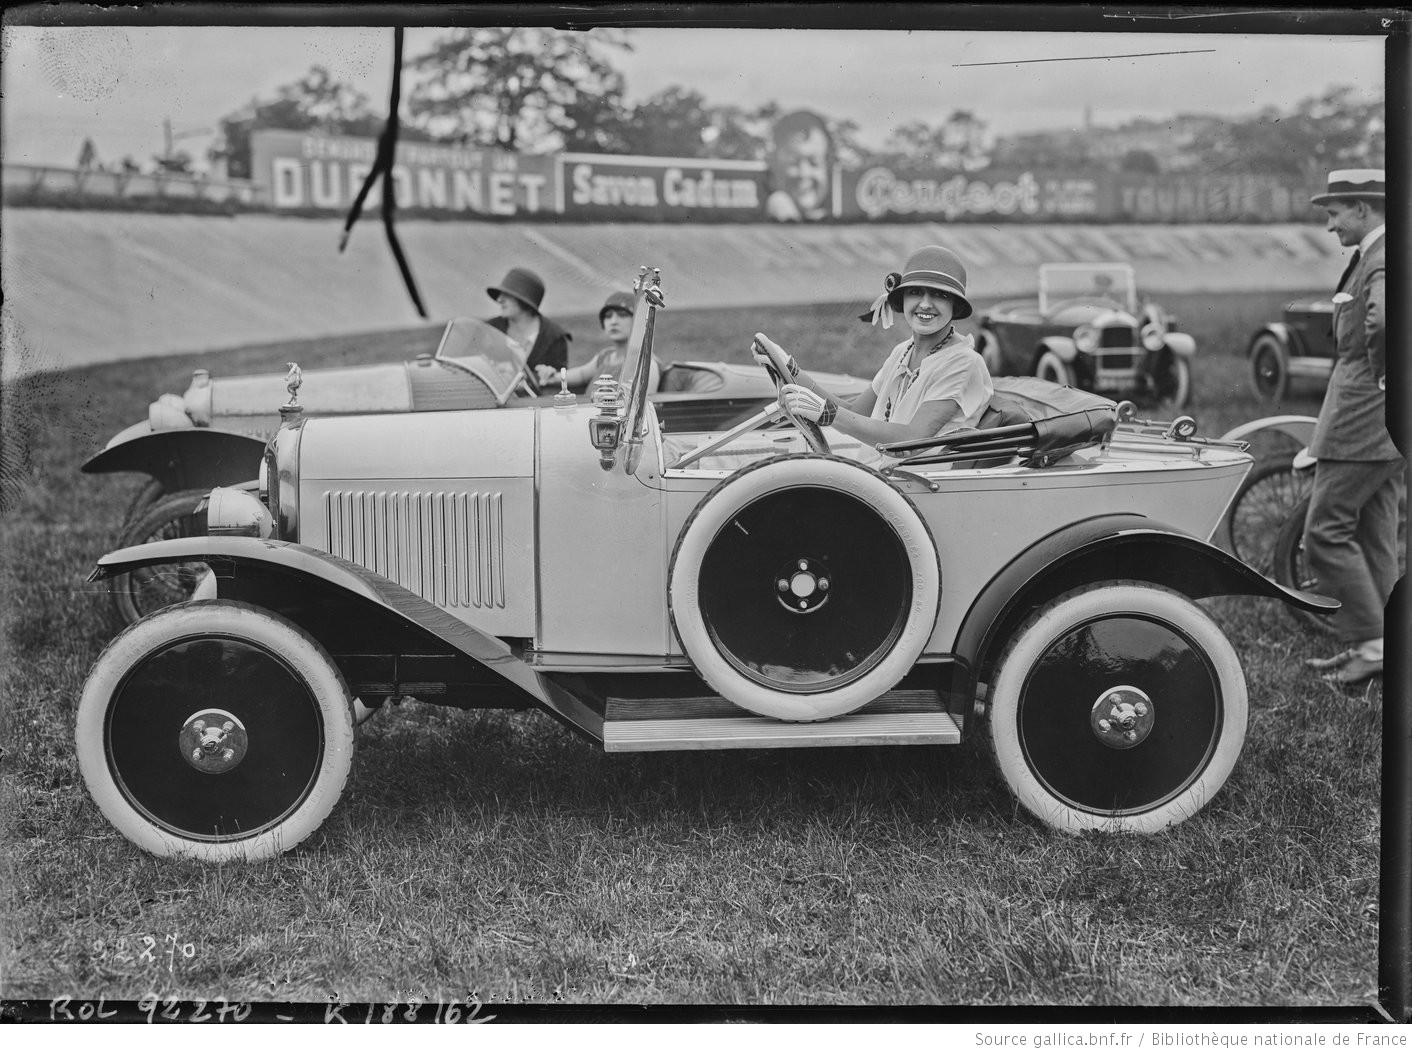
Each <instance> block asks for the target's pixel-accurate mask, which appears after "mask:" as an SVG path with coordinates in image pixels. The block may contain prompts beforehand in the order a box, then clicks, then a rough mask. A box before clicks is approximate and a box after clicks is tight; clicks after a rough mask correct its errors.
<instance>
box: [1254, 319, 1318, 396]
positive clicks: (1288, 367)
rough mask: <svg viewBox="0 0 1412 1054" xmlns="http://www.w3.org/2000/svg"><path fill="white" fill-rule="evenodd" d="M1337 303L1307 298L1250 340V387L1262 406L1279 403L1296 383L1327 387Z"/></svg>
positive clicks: (1265, 326) (1264, 327)
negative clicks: (1309, 383) (1302, 382)
mask: <svg viewBox="0 0 1412 1054" xmlns="http://www.w3.org/2000/svg"><path fill="white" fill-rule="evenodd" d="M1333 322H1334V302H1333V301H1332V300H1331V299H1330V298H1328V297H1326V296H1305V297H1299V298H1298V299H1295V300H1291V301H1290V302H1289V303H1288V304H1286V305H1285V307H1284V312H1283V316H1282V318H1281V320H1280V321H1279V322H1270V323H1267V324H1266V325H1264V326H1262V327H1261V328H1260V329H1259V331H1257V332H1256V334H1255V335H1254V336H1253V337H1251V338H1250V346H1249V347H1248V348H1247V349H1246V355H1247V357H1248V358H1249V359H1250V387H1251V389H1252V390H1253V391H1254V392H1255V394H1256V395H1257V396H1259V398H1260V399H1261V401H1262V402H1267V403H1278V402H1280V401H1281V400H1283V399H1284V397H1285V396H1286V395H1287V394H1288V393H1289V389H1290V385H1291V384H1293V383H1294V382H1295V381H1310V382H1313V384H1314V385H1320V386H1322V385H1327V384H1328V383H1329V377H1330V376H1331V375H1332V374H1333V371H1334V360H1335V358H1336V357H1337V352H1336V351H1335V349H1334V335H1333Z"/></svg>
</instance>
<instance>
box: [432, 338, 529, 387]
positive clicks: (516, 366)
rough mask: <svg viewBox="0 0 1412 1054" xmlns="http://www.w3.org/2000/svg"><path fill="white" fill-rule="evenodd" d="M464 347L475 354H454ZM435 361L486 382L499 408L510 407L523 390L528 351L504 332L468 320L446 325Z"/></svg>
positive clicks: (433, 357)
mask: <svg viewBox="0 0 1412 1054" xmlns="http://www.w3.org/2000/svg"><path fill="white" fill-rule="evenodd" d="M460 346H469V347H471V348H474V349H475V350H474V351H473V352H471V353H470V354H465V355H457V354H454V352H455V351H457V350H460ZM432 359H433V361H435V362H440V363H444V364H446V365H448V366H451V367H453V368H455V369H458V370H464V371H465V372H467V373H470V374H473V375H474V376H475V377H477V378H479V379H480V380H482V381H483V382H485V386H486V387H487V388H489V389H490V391H491V393H492V394H493V395H494V396H495V405H496V406H504V405H505V404H506V403H508V402H509V401H510V397H511V396H513V395H514V394H515V390H516V389H517V388H519V387H520V386H521V384H522V383H523V381H524V378H525V363H526V361H527V357H526V355H525V352H524V350H523V349H522V348H521V347H520V346H519V345H518V344H516V343H515V342H514V341H513V340H511V339H510V338H509V337H507V336H506V335H505V334H504V333H501V332H500V330H498V329H496V328H495V327H494V326H492V325H490V323H488V322H485V321H483V320H482V319H479V318H465V317H460V318H453V319H451V321H449V322H448V323H446V329H445V330H444V331H442V334H441V340H440V342H438V344H437V346H436V353H435V354H434V355H432Z"/></svg>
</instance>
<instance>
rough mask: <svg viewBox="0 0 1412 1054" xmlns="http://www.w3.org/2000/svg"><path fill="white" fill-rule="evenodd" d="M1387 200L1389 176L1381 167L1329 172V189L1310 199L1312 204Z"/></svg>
mask: <svg viewBox="0 0 1412 1054" xmlns="http://www.w3.org/2000/svg"><path fill="white" fill-rule="evenodd" d="M1339 200H1354V201H1386V200H1387V178H1386V176H1385V174H1384V172H1383V170H1382V169H1381V168H1343V169H1339V170H1338V171H1336V172H1330V173H1329V186H1328V189H1327V190H1325V191H1324V193H1322V194H1315V195H1314V196H1313V197H1312V198H1310V199H1309V204H1311V205H1327V204H1328V203H1329V202H1331V201H1339Z"/></svg>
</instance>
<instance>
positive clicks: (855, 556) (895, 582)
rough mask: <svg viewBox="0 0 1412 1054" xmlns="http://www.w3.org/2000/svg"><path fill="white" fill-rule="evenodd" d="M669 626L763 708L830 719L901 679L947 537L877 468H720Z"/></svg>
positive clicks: (926, 625)
mask: <svg viewBox="0 0 1412 1054" xmlns="http://www.w3.org/2000/svg"><path fill="white" fill-rule="evenodd" d="M668 592H669V599H670V610H671V617H672V625H673V628H674V629H675V631H676V634H677V637H678V639H679V640H680V641H681V645H682V649H683V650H684V651H685V653H686V655H687V657H688V658H689V659H690V660H691V662H692V664H693V665H694V666H695V667H696V670H697V672H698V673H699V674H700V675H701V677H702V679H703V680H705V681H706V683H707V684H709V685H710V686H711V687H712V688H714V689H715V690H716V691H717V692H719V693H720V694H721V695H722V696H723V697H725V698H726V699H729V700H730V701H731V702H733V703H735V704H736V705H737V706H740V707H743V708H744V709H746V710H749V711H751V712H753V713H756V714H761V715H764V716H766V717H773V718H778V719H780V720H784V721H822V720H827V719H828V718H831V717H837V716H839V715H840V714H846V713H849V712H851V711H853V710H856V709H858V708H859V707H861V706H864V705H866V704H867V703H869V702H871V701H872V700H874V699H876V698H877V697H878V696H880V695H882V694H883V693H884V692H886V691H888V690H889V689H890V688H892V687H893V686H894V685H895V684H896V683H897V682H898V681H899V680H901V678H902V677H903V675H904V674H906V673H907V671H908V670H910V669H911V668H912V665H913V664H914V663H915V662H916V661H917V658H918V657H919V656H920V655H921V653H922V650H923V649H924V648H925V647H926V643H927V640H928V639H929V638H930V637H931V633H932V628H933V626H934V625H935V622H936V615H937V608H938V604H939V602H940V599H941V568H940V566H939V563H938V557H937V551H936V545H935V543H934V542H933V541H932V538H931V534H930V532H929V531H928V530H927V526H926V524H925V523H924V522H923V520H922V518H921V516H920V515H919V514H918V512H917V510H916V507H915V506H913V504H912V502H911V501H910V500H908V498H907V497H906V496H905V495H904V494H902V493H900V492H899V491H897V490H896V489H894V488H893V487H892V486H891V485H890V484H889V483H888V482H887V481H886V480H885V479H883V477H882V476H881V475H880V474H879V473H877V472H875V471H873V470H872V469H870V468H866V467H864V466H862V465H859V464H857V463H855V462H851V461H847V460H845V459H843V458H838V457H818V456H813V455H798V454H795V455H785V456H783V457H777V458H771V459H769V460H766V461H762V462H759V463H758V464H755V465H752V466H750V467H748V468H745V469H742V470H741V471H740V472H738V473H736V474H735V475H733V476H730V477H729V478H727V479H725V480H723V481H722V482H721V483H720V484H718V485H717V486H716V487H715V489H713V490H712V491H711V492H710V493H709V494H707V495H706V497H705V498H704V499H702V501H701V503H700V504H699V505H698V506H697V508H696V510H695V512H693V513H692V515H691V516H690V517H689V518H688V520H687V522H686V524H685V526H684V527H683V528H682V533H681V536H680V537H679V538H678V540H677V546H676V550H675V552H674V553H673V554H672V561H671V569H670V579H669V584H668Z"/></svg>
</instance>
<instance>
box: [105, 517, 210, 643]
mask: <svg viewBox="0 0 1412 1054" xmlns="http://www.w3.org/2000/svg"><path fill="white" fill-rule="evenodd" d="M207 493H208V492H207V491H204V490H182V491H177V492H176V493H175V494H165V495H162V496H161V497H159V498H158V499H157V500H156V501H154V502H153V503H152V504H151V505H149V506H148V507H147V508H146V509H145V510H144V511H143V512H142V513H141V515H139V516H138V517H137V519H135V520H133V521H131V522H129V523H128V525H127V526H125V527H124V528H123V530H122V532H121V533H120V534H119V535H118V542H117V546H118V548H119V549H125V548H127V547H128V546H131V545H145V544H146V543H148V542H162V541H167V540H169V539H172V538H189V537H191V536H192V535H194V534H195V533H196V527H195V521H194V519H193V517H194V515H195V512H196V506H197V504H199V503H200V501H201V499H202V498H204V497H206V495H207ZM208 573H210V568H209V567H208V566H207V565H206V564H204V563H201V562H199V561H197V562H192V563H177V564H156V565H153V566H151V567H141V568H138V569H137V570H135V571H129V572H127V573H126V574H121V575H114V576H113V578H112V579H111V581H110V582H109V586H108V588H109V593H108V595H109V598H110V599H111V601H112V604H113V610H114V611H116V612H117V615H118V618H120V619H122V621H123V623H124V624H130V623H133V622H136V621H137V620H138V619H140V618H142V617H143V616H144V615H149V614H151V613H152V612H154V611H158V610H160V609H161V608H164V607H169V606H170V605H172V604H180V603H181V602H183V601H186V600H190V599H191V598H192V596H193V595H194V594H195V592H196V587H197V586H198V585H200V584H201V581H202V580H203V579H204V578H205V577H206V575H207V574H208Z"/></svg>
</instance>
